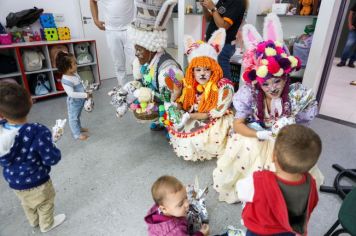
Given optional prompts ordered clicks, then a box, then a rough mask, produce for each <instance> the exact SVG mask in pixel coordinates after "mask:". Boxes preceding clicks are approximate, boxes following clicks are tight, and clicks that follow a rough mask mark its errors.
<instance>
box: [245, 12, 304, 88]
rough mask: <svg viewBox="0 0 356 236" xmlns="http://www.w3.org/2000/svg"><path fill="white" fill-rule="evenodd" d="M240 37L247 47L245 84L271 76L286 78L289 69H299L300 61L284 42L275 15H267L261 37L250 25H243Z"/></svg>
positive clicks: (260, 81)
mask: <svg viewBox="0 0 356 236" xmlns="http://www.w3.org/2000/svg"><path fill="white" fill-rule="evenodd" d="M242 36H243V41H244V44H245V48H246V52H245V54H244V56H243V66H244V67H245V72H244V73H243V79H244V80H245V81H246V82H247V83H254V81H257V82H258V83H260V84H263V83H264V82H265V81H266V80H268V79H270V78H272V77H281V78H285V77H286V76H288V75H289V74H290V73H291V72H292V71H294V70H299V69H300V67H301V60H300V59H299V58H298V57H294V56H291V55H290V53H289V51H288V49H287V48H286V47H285V46H284V45H283V31H282V26H281V22H280V21H279V18H278V17H277V15H276V14H274V13H270V14H268V15H267V16H266V18H265V22H264V28H263V36H264V37H263V39H262V37H261V35H260V34H259V33H258V32H257V30H256V28H255V27H254V26H252V25H245V26H244V27H243V29H242Z"/></svg>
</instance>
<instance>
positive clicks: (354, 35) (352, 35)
mask: <svg viewBox="0 0 356 236" xmlns="http://www.w3.org/2000/svg"><path fill="white" fill-rule="evenodd" d="M355 44H356V30H353V31H350V32H349V34H348V36H347V41H346V45H345V47H344V50H343V51H342V56H341V62H340V63H339V64H337V66H344V65H346V61H347V59H350V61H351V58H353V60H355V59H356V52H354V53H353V55H352V48H353V47H354V46H355ZM352 63H353V61H352Z"/></svg>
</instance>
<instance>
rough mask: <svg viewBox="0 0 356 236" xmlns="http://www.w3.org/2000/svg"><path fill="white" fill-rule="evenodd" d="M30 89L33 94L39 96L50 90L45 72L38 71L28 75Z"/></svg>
mask: <svg viewBox="0 0 356 236" xmlns="http://www.w3.org/2000/svg"><path fill="white" fill-rule="evenodd" d="M29 85H30V91H31V93H32V94H33V95H36V96H40V95H45V94H48V93H50V92H51V90H52V89H51V85H50V83H49V79H48V77H47V75H46V74H44V73H39V74H34V75H30V77H29Z"/></svg>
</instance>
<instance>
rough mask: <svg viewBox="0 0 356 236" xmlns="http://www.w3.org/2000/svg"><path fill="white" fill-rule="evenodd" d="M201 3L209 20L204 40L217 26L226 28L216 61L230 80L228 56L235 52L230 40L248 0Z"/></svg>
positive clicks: (238, 24)
mask: <svg viewBox="0 0 356 236" xmlns="http://www.w3.org/2000/svg"><path fill="white" fill-rule="evenodd" d="M201 5H202V6H203V12H204V16H205V18H206V20H207V21H209V22H210V24H209V26H208V29H207V31H206V41H208V40H209V39H210V37H211V35H212V33H213V32H214V31H216V30H217V29H218V28H225V29H226V40H225V46H224V47H223V50H222V51H221V53H220V54H219V57H218V62H219V64H220V66H221V68H222V69H223V73H224V77H225V78H227V79H229V80H231V66H230V58H231V57H232V56H233V55H234V53H235V46H234V45H232V44H231V42H232V41H234V40H235V39H236V33H237V31H238V29H239V27H240V25H241V22H242V20H243V17H244V14H245V11H246V9H247V7H248V0H219V1H218V2H217V3H216V5H215V4H214V3H213V1H212V0H201Z"/></svg>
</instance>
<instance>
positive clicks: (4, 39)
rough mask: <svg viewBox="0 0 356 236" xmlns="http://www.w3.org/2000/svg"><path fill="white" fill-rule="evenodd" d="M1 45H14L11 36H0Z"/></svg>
mask: <svg viewBox="0 0 356 236" xmlns="http://www.w3.org/2000/svg"><path fill="white" fill-rule="evenodd" d="M0 44H3V45H9V44H12V37H11V34H0Z"/></svg>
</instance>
